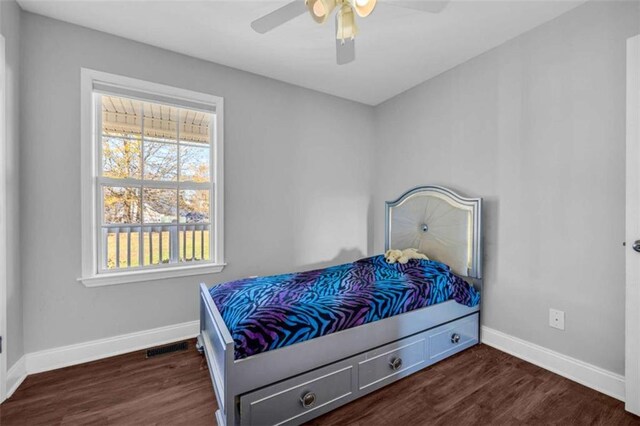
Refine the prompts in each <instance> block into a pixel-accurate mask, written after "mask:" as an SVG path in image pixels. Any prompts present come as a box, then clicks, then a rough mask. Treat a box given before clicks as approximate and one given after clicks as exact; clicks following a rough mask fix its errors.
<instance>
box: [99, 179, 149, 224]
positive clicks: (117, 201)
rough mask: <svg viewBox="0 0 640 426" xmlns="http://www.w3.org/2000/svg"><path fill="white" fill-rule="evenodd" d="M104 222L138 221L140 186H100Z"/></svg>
mask: <svg viewBox="0 0 640 426" xmlns="http://www.w3.org/2000/svg"><path fill="white" fill-rule="evenodd" d="M102 194H103V203H104V223H105V224H111V223H140V188H123V187H115V186H105V187H103V188H102Z"/></svg>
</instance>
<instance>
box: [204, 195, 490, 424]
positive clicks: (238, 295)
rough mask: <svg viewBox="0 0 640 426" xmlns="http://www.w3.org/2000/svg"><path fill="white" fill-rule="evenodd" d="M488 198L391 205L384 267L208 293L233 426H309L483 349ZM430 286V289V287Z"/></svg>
mask: <svg viewBox="0 0 640 426" xmlns="http://www.w3.org/2000/svg"><path fill="white" fill-rule="evenodd" d="M481 209H482V200H481V199H480V198H466V197H463V196H460V195H458V194H456V193H455V192H453V191H451V190H449V189H446V188H443V187H439V186H422V187H418V188H414V189H412V190H410V191H407V192H406V193H404V194H402V195H401V196H400V197H399V198H398V199H397V200H394V201H390V202H387V203H386V218H385V219H386V220H385V250H386V249H389V248H394V249H403V248H411V247H413V248H417V249H418V250H419V251H420V252H423V253H426V254H427V255H428V256H429V258H430V259H431V260H429V261H422V260H420V261H418V260H412V261H410V262H409V263H407V264H406V265H398V264H394V265H388V264H386V262H385V261H384V258H383V257H382V256H373V257H370V258H365V259H361V260H359V261H357V262H353V263H351V264H346V265H337V266H335V267H332V268H325V269H322V270H316V271H307V272H303V273H298V274H285V275H280V276H274V277H260V278H252V279H246V280H239V281H236V282H233V283H226V284H223V285H221V286H219V287H217V288H214V289H212V290H210V289H208V288H207V286H206V285H204V284H201V285H200V329H201V332H200V336H199V337H198V346H199V348H201V350H202V351H203V352H204V354H205V356H206V359H207V363H208V365H209V372H210V375H211V380H212V383H213V388H214V391H215V394H216V399H217V402H218V406H219V409H218V410H217V411H216V413H215V416H216V420H217V423H218V424H219V425H220V426H223V425H228V426H231V425H254V424H255V425H266V424H299V423H303V422H305V421H308V420H310V419H312V418H314V417H317V416H319V415H321V414H324V413H326V412H328V411H330V410H332V409H334V408H336V407H339V406H341V405H343V404H346V403H348V402H350V401H353V400H354V399H357V398H359V397H361V396H363V395H366V394H368V393H370V392H372V391H374V390H376V389H379V388H380V387H383V386H385V385H387V384H390V383H392V382H394V381H396V380H399V379H401V378H403V377H406V376H408V375H410V374H412V373H414V372H416V371H419V370H421V369H423V368H425V367H427V366H429V365H432V364H434V363H435V362H438V361H440V360H442V359H445V358H447V357H449V356H451V355H453V354H455V353H458V352H460V351H462V350H464V349H467V348H469V347H471V346H473V345H475V344H477V343H478V336H479V315H480V304H479V298H480V296H479V294H480V293H481V289H482V268H481V242H482V235H481ZM421 280H422V281H421Z"/></svg>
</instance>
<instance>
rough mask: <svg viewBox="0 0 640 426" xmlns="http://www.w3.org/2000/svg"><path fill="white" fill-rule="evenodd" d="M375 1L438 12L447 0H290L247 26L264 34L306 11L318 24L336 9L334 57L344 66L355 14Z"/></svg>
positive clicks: (351, 48)
mask: <svg viewBox="0 0 640 426" xmlns="http://www.w3.org/2000/svg"><path fill="white" fill-rule="evenodd" d="M378 1H380V2H384V3H388V4H390V5H393V6H397V7H403V8H407V9H415V10H421V11H424V12H430V13H439V12H441V11H442V10H443V9H444V8H445V7H446V6H447V4H448V3H449V1H450V0H406V1H403V0H386V1H385V0H294V1H292V2H291V3H288V4H286V5H284V6H282V7H281V8H279V9H276V10H274V11H273V12H271V13H268V14H267V15H265V16H263V17H262V18H259V19H256V20H255V21H253V22H252V23H251V28H253V29H254V30H255V31H256V32H258V33H260V34H264V33H266V32H268V31H271V30H272V29H274V28H276V27H278V26H280V25H282V24H284V23H285V22H288V21H290V20H292V19H293V18H296V17H298V16H300V15H302V14H304V13H306V12H309V14H310V15H311V17H312V18H313V20H314V21H316V22H317V23H318V24H324V23H325V22H327V20H328V19H329V16H331V13H332V12H333V11H334V10H335V9H337V10H338V13H336V59H337V63H338V65H344V64H348V63H349V62H352V61H353V60H355V58H356V50H355V37H356V35H357V34H358V26H357V25H356V15H358V16H359V17H361V18H366V17H367V16H369V15H370V14H371V12H373V9H375V7H376V4H377V2H378Z"/></svg>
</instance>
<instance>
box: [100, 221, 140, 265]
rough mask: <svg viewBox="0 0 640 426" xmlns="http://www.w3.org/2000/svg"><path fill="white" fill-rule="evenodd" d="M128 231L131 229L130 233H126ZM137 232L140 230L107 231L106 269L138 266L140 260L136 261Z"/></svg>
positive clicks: (112, 229)
mask: <svg viewBox="0 0 640 426" xmlns="http://www.w3.org/2000/svg"><path fill="white" fill-rule="evenodd" d="M128 229H131V232H128ZM139 230H140V228H123V229H114V228H111V229H108V230H107V247H106V268H107V269H116V268H134V267H136V266H140V260H139V259H138V253H139V252H138V246H139V238H140V237H139V233H138V232H139ZM129 248H131V250H129ZM129 252H130V254H129ZM118 259H119V262H118Z"/></svg>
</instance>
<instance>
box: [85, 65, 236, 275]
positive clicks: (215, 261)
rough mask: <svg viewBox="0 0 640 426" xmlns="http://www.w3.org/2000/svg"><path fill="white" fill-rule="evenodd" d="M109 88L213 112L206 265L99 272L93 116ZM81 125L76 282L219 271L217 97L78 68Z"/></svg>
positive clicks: (219, 131)
mask: <svg viewBox="0 0 640 426" xmlns="http://www.w3.org/2000/svg"><path fill="white" fill-rule="evenodd" d="M96 86H98V87H102V88H104V87H109V88H111V89H112V92H113V93H114V95H118V94H120V95H121V96H127V93H129V92H134V93H138V94H143V95H144V98H145V100H149V101H152V102H153V101H154V100H158V99H160V102H162V103H167V99H168V100H170V103H172V104H174V105H176V106H179V107H180V106H182V107H186V108H188V107H189V105H192V104H199V105H206V106H207V107H208V108H207V109H210V110H212V111H215V114H214V115H213V117H214V122H213V123H212V125H213V126H212V127H213V130H212V131H213V132H214V134H213V136H214V137H213V138H212V141H211V155H212V156H213V162H212V164H211V168H210V170H211V183H212V187H213V196H212V197H211V201H212V203H211V212H210V213H211V216H212V221H211V231H210V232H211V234H210V235H213V238H212V243H211V244H212V247H211V250H210V253H211V259H210V260H209V261H207V262H198V263H197V264H192V265H176V264H170V265H163V266H160V267H151V268H149V267H143V268H136V269H131V270H127V269H122V270H114V271H103V270H101V268H100V257H99V253H100V247H99V243H100V242H99V239H98V238H99V237H98V231H99V228H100V222H99V219H98V218H99V217H100V215H101V214H102V212H99V211H98V208H97V207H98V202H99V200H100V199H101V198H100V194H98V182H99V180H101V181H103V180H105V179H106V178H101V177H100V176H99V175H100V167H101V166H100V163H99V160H100V159H99V156H98V154H99V150H100V144H99V140H98V139H97V137H96V135H97V133H96V132H97V130H96V129H97V127H98V124H99V123H97V121H98V119H97V113H96V107H95V105H96V102H95V98H94V97H95V96H97V95H96V93H95V88H96ZM80 108H81V111H80V120H81V123H80V127H81V130H80V131H81V135H80V141H81V148H80V156H81V160H82V170H81V177H82V183H81V191H82V197H81V203H82V277H81V278H79V279H78V281H80V282H82V283H83V284H84V285H85V286H87V287H98V286H105V285H115V284H124V283H131V282H140V281H152V280H159V279H167V278H176V277H186V276H192V275H204V274H212V273H218V272H221V271H222V269H223V268H224V266H225V265H226V264H225V263H224V227H223V223H224V216H223V215H224V205H223V203H224V185H223V172H224V168H223V159H224V150H223V146H224V144H223V136H224V127H223V123H224V118H223V117H224V99H223V98H221V97H219V96H214V95H209V94H205V93H199V92H194V91H191V90H186V89H180V88H177V87H172V86H166V85H163V84H157V83H151V82H147V81H143V80H138V79H134V78H129V77H124V76H120V75H115V74H109V73H105V72H101V71H95V70H91V69H87V68H82V69H81V101H80Z"/></svg>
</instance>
